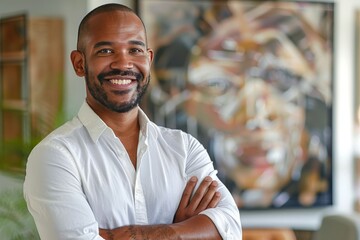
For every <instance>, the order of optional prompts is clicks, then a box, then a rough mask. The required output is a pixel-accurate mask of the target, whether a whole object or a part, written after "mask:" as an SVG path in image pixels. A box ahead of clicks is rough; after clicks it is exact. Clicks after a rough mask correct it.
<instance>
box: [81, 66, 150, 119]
mask: <svg viewBox="0 0 360 240" xmlns="http://www.w3.org/2000/svg"><path fill="white" fill-rule="evenodd" d="M113 75H121V76H135V77H136V80H137V82H138V86H137V89H136V91H137V95H136V97H135V98H133V99H131V100H130V101H128V102H127V103H123V104H118V103H116V102H111V101H109V100H108V96H107V95H106V92H105V91H104V90H103V89H102V88H101V85H102V83H103V82H104V81H105V80H104V78H105V77H107V76H113ZM97 79H98V80H99V82H100V85H96V84H91V83H90V81H89V74H88V69H87V66H85V81H86V85H87V88H88V90H89V92H90V94H91V96H92V97H93V98H94V99H96V101H98V102H99V103H100V104H102V105H103V106H105V107H106V108H107V109H109V110H111V111H114V112H118V113H126V112H129V111H130V110H132V109H133V108H135V107H137V106H138V105H139V104H140V102H141V99H142V97H143V96H144V94H145V92H146V89H147V87H148V86H149V83H150V75H149V76H148V77H147V79H146V81H147V82H146V84H145V85H144V86H141V85H140V83H141V82H142V81H144V77H143V76H142V75H141V74H139V73H135V72H132V71H120V70H114V71H111V72H107V73H100V74H99V75H98V76H97ZM126 93H127V91H117V92H115V94H118V95H122V94H126Z"/></svg>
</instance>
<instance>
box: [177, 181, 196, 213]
mask: <svg viewBox="0 0 360 240" xmlns="http://www.w3.org/2000/svg"><path fill="white" fill-rule="evenodd" d="M196 183H197V177H195V176H193V177H191V178H190V180H189V181H188V182H187V184H186V186H185V189H184V192H183V194H182V196H181V200H180V203H179V207H178V208H179V209H183V208H186V207H187V206H188V205H189V202H190V198H191V195H192V193H193V191H194V188H195V186H196Z"/></svg>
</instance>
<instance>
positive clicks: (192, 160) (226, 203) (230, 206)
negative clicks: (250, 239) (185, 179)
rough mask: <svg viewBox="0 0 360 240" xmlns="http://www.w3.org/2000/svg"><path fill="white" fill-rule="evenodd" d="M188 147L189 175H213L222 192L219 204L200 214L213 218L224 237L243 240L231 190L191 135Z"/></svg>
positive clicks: (201, 177) (228, 239) (205, 152)
mask: <svg viewBox="0 0 360 240" xmlns="http://www.w3.org/2000/svg"><path fill="white" fill-rule="evenodd" d="M188 147H189V155H188V163H187V169H186V173H187V174H188V176H189V177H191V176H197V177H198V179H203V178H204V177H206V176H211V177H212V179H213V180H216V181H217V182H218V191H219V192H220V193H221V200H220V202H219V204H218V205H217V206H216V207H215V208H210V209H206V210H205V211H203V212H201V213H200V214H204V215H206V216H208V217H209V218H210V219H211V220H212V222H213V223H214V224H215V226H216V228H217V230H218V231H219V233H220V235H221V237H222V238H223V239H225V240H241V239H242V229H241V221H240V212H239V209H238V207H237V206H236V203H235V201H234V199H233V197H232V195H231V193H230V191H229V190H228V189H227V188H226V186H225V185H224V184H223V183H222V182H221V181H220V180H219V178H218V177H217V175H216V174H217V171H216V170H214V166H213V163H212V161H211V159H210V157H209V155H208V153H207V151H206V150H205V148H204V147H203V146H202V145H201V144H200V143H199V142H198V141H197V140H196V139H195V138H193V137H191V136H190V135H189V146H188ZM200 182H201V181H199V183H198V185H199V184H200Z"/></svg>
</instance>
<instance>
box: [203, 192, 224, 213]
mask: <svg viewBox="0 0 360 240" xmlns="http://www.w3.org/2000/svg"><path fill="white" fill-rule="evenodd" d="M220 198H221V193H220V192H216V193H215V194H214V197H213V198H212V199H211V201H210V203H209V204H208V206H207V208H206V209H208V208H214V207H216V206H217V205H218V204H219V202H220Z"/></svg>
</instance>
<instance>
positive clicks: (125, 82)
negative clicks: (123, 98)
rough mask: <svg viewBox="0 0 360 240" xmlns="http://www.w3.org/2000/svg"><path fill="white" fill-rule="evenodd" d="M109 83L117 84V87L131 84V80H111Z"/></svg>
mask: <svg viewBox="0 0 360 240" xmlns="http://www.w3.org/2000/svg"><path fill="white" fill-rule="evenodd" d="M110 82H111V83H113V84H117V85H126V84H129V83H131V80H130V79H111V80H110Z"/></svg>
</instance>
